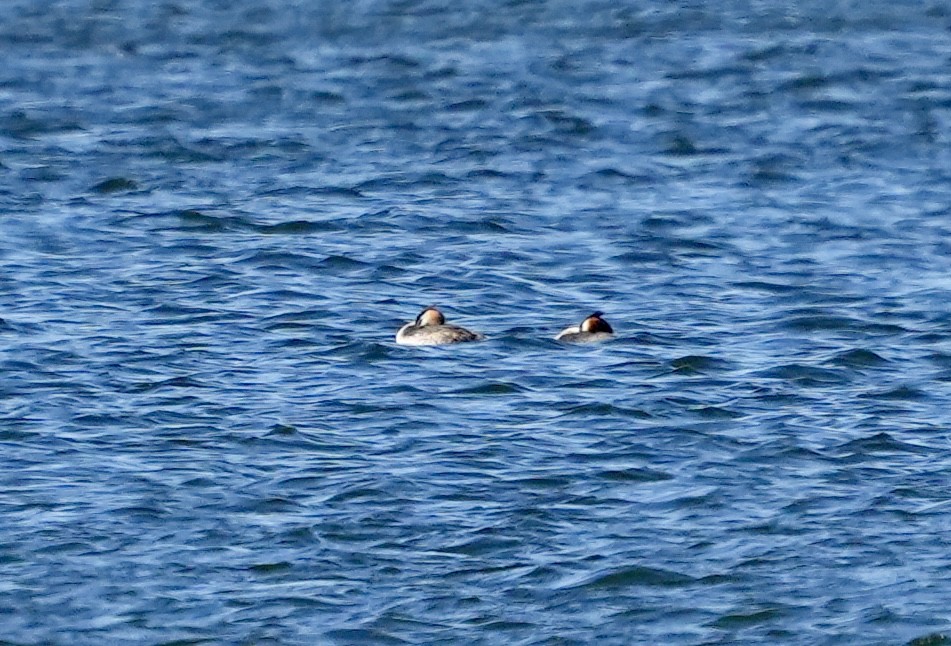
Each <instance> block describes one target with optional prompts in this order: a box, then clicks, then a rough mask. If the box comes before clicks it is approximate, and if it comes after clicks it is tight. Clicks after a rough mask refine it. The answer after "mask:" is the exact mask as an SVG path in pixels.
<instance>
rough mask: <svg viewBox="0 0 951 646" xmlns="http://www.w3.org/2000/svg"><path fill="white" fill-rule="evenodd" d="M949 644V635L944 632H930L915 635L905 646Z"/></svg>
mask: <svg viewBox="0 0 951 646" xmlns="http://www.w3.org/2000/svg"><path fill="white" fill-rule="evenodd" d="M948 644H951V636H948V635H946V634H945V633H931V634H928V635H922V636H921V637H915V638H914V639H912V640H911V641H909V642H908V643H907V646H948Z"/></svg>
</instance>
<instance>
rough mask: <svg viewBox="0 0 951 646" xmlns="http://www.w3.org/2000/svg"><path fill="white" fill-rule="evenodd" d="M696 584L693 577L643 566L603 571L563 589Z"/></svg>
mask: <svg viewBox="0 0 951 646" xmlns="http://www.w3.org/2000/svg"><path fill="white" fill-rule="evenodd" d="M695 582H696V580H695V579H694V578H693V577H690V576H688V575H686V574H682V573H680V572H676V571H673V570H665V569H662V568H655V567H649V566H642V565H629V566H624V567H618V568H612V569H609V570H601V571H598V572H596V573H595V574H593V575H592V576H589V577H586V578H584V579H583V580H581V581H578V582H572V583H568V584H562V585H560V586H558V587H559V588H562V589H565V588H567V589H581V590H586V591H589V592H593V591H601V590H623V589H626V588H640V587H648V588H652V587H674V588H679V587H683V586H689V585H692V584H694V583H695Z"/></svg>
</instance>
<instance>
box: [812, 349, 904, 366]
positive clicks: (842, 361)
mask: <svg viewBox="0 0 951 646" xmlns="http://www.w3.org/2000/svg"><path fill="white" fill-rule="evenodd" d="M827 363H831V364H833V365H837V366H843V367H846V368H871V367H875V366H881V365H885V364H887V363H889V361H888V360H887V359H884V358H883V357H882V356H881V355H879V354H876V353H875V352H873V351H871V350H866V349H862V348H860V349H855V350H846V351H845V352H840V353H839V354H837V355H836V356H834V357H832V358H831V359H829V360H828V362H827Z"/></svg>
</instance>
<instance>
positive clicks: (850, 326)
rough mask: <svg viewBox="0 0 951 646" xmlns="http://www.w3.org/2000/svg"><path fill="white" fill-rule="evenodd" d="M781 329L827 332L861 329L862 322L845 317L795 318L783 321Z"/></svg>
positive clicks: (815, 316)
mask: <svg viewBox="0 0 951 646" xmlns="http://www.w3.org/2000/svg"><path fill="white" fill-rule="evenodd" d="M783 327H785V328H787V329H790V330H794V331H797V332H827V331H833V332H834V331H840V330H846V331H851V330H857V329H862V328H863V327H864V324H863V322H862V321H859V320H857V319H853V318H850V317H847V316H831V315H812V316H795V317H793V318H789V319H786V320H785V321H783Z"/></svg>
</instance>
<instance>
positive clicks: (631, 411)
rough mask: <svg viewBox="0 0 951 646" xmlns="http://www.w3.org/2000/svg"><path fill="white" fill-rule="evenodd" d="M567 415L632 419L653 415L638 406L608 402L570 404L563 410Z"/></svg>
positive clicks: (648, 417) (647, 417)
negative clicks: (625, 405) (630, 406)
mask: <svg viewBox="0 0 951 646" xmlns="http://www.w3.org/2000/svg"><path fill="white" fill-rule="evenodd" d="M564 415H565V416H568V417H582V418H605V417H615V416H616V417H629V418H634V419H650V418H651V417H653V415H651V414H650V413H648V412H646V411H643V410H640V409H638V408H627V407H624V406H619V405H617V404H610V403H606V402H604V403H586V404H578V405H574V406H571V407H570V408H568V409H567V410H566V411H565V412H564Z"/></svg>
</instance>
